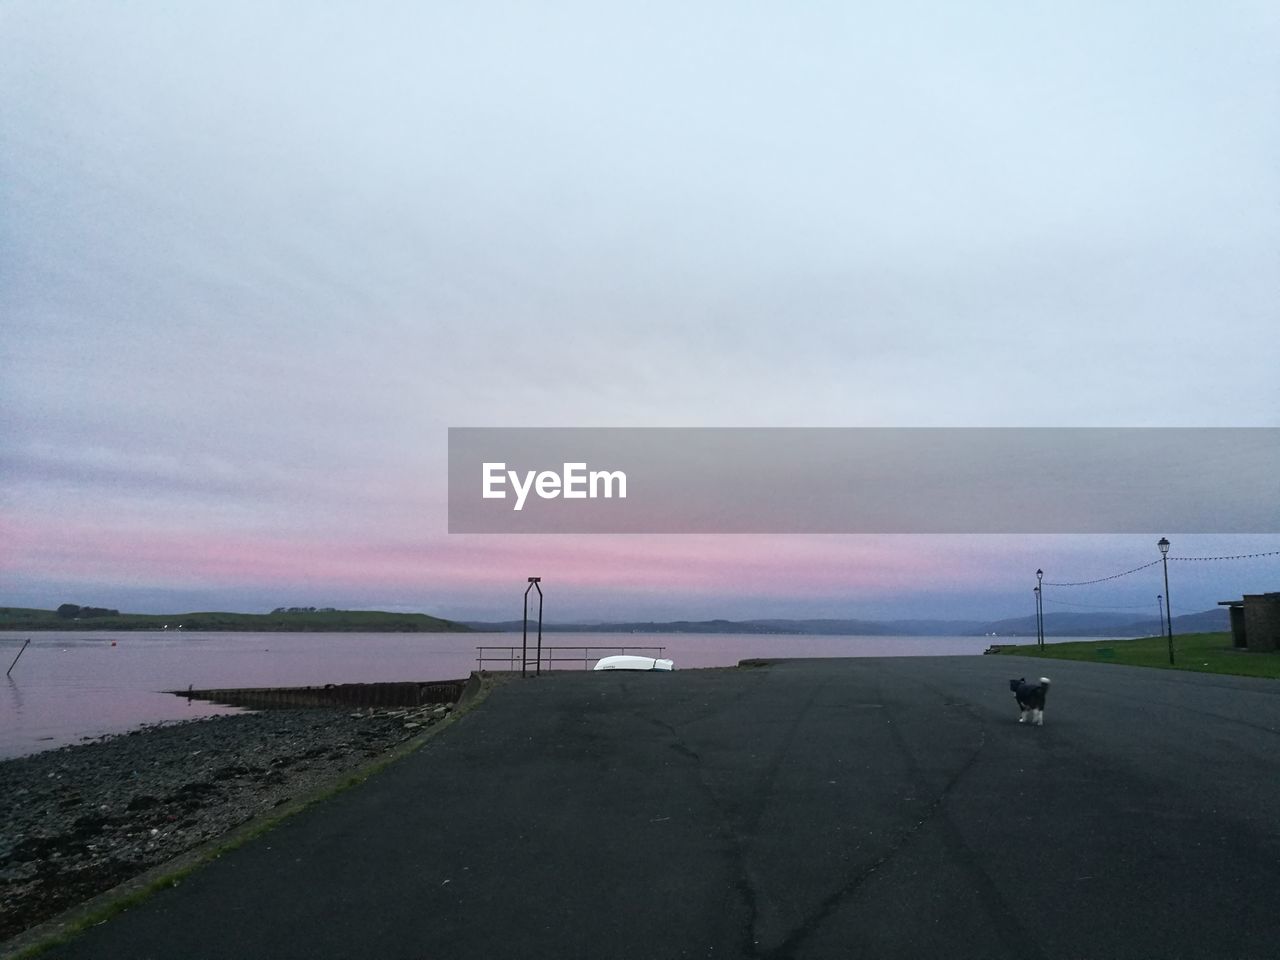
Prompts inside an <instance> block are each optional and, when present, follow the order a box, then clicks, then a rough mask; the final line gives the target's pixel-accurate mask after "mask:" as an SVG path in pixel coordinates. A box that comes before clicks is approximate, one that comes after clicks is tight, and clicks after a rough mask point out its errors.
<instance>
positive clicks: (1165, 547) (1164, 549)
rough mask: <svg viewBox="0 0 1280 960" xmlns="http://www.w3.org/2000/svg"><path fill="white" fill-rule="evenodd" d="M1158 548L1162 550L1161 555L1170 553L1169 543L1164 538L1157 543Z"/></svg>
mask: <svg viewBox="0 0 1280 960" xmlns="http://www.w3.org/2000/svg"><path fill="white" fill-rule="evenodd" d="M1156 546H1157V547H1159V548H1160V553H1161V554H1167V553H1168V552H1169V541H1168V540H1167V539H1166V538H1164V537H1161V538H1160V540H1159V542H1157V543H1156Z"/></svg>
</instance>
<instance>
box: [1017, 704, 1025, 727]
mask: <svg viewBox="0 0 1280 960" xmlns="http://www.w3.org/2000/svg"><path fill="white" fill-rule="evenodd" d="M1018 722H1019V723H1026V722H1027V708H1026V707H1024V706H1021V705H1019V706H1018Z"/></svg>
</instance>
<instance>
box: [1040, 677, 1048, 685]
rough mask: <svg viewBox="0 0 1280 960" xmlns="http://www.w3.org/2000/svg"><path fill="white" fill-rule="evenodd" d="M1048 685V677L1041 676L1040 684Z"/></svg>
mask: <svg viewBox="0 0 1280 960" xmlns="http://www.w3.org/2000/svg"><path fill="white" fill-rule="evenodd" d="M1048 685H1049V678H1048V677H1041V678H1040V686H1042V687H1047V686H1048Z"/></svg>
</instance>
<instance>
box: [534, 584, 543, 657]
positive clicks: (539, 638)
mask: <svg viewBox="0 0 1280 960" xmlns="http://www.w3.org/2000/svg"><path fill="white" fill-rule="evenodd" d="M533 585H534V586H535V587H538V674H539V676H541V674H542V587H540V586H538V581H537V580H535V581H533Z"/></svg>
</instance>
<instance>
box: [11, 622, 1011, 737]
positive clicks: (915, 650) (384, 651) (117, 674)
mask: <svg viewBox="0 0 1280 960" xmlns="http://www.w3.org/2000/svg"><path fill="white" fill-rule="evenodd" d="M27 636H30V637H31V645H30V646H29V647H28V648H27V650H26V652H25V653H23V655H22V658H21V659H20V660H19V661H18V663H17V665H16V666H15V667H14V668H13V673H12V675H11V676H9V677H8V678H7V679H6V680H5V681H3V682H0V757H15V756H21V755H24V754H28V753H35V752H37V751H40V750H47V749H51V748H54V747H59V746H64V745H66V744H70V743H78V742H81V741H82V740H87V739H92V738H94V737H99V736H102V735H104V734H111V733H122V732H125V731H127V730H132V729H135V728H137V727H139V726H142V725H143V724H150V723H161V722H166V721H175V720H188V719H193V718H197V717H207V716H213V715H215V714H221V713H237V712H239V711H237V710H236V709H234V708H231V707H222V706H218V705H216V704H209V703H202V702H199V701H192V702H188V701H187V700H186V699H185V698H184V697H177V696H173V695H172V694H170V693H167V692H165V691H170V690H185V689H187V687H188V686H189V685H194V686H195V687H196V689H200V688H214V687H283V686H305V685H310V684H324V683H370V682H375V681H383V680H454V679H461V678H465V677H467V676H468V675H469V674H470V672H471V671H472V670H474V669H475V668H476V656H477V647H480V646H487V647H505V646H511V645H513V644H514V645H518V644H519V643H520V634H518V633H516V634H512V633H494V634H481V633H426V634H423V633H417V634H415V633H183V634H181V635H175V634H173V633H163V634H158V633H150V632H148V633H97V632H95V633H91V634H86V633H81V632H67V633H62V632H48V633H44V632H37V633H32V634H16V633H0V662H3V665H4V666H5V667H6V668H8V666H9V664H10V662H11V661H12V660H13V658H14V656H15V655H16V654H17V652H18V650H19V649H20V648H21V646H22V642H23V640H24V639H26V637H27ZM992 642H993V641H992V639H991V638H988V637H811V636H760V635H757V634H669V633H664V634H618V633H574V634H564V633H557V634H546V635H544V636H543V646H544V648H547V647H570V646H572V647H582V646H593V647H597V646H598V647H610V648H617V647H619V646H622V645H624V644H625V645H626V646H628V647H633V648H634V647H642V646H655V647H657V646H661V647H665V648H666V652H665V653H664V654H663V655H664V656H667V657H671V658H672V659H674V660H675V664H676V669H681V668H690V667H717V666H732V665H733V664H736V663H737V662H738V661H739V660H742V659H745V658H747V657H766V656H791V657H882V656H937V655H953V654H977V653H981V652H982V651H983V650H985V649H986V648H987V646H988V645H989V644H990V643H992ZM996 642H999V643H1014V642H1019V641H1018V640H1014V639H1012V638H1005V637H1002V638H999V640H998V641H996ZM1028 642H1029V641H1028ZM610 652H613V651H611V650H602V651H597V652H595V654H594V657H600V656H607V655H608V653H610ZM517 653H518V652H517ZM487 655H488V656H494V657H496V658H500V657H501V656H503V655H502V654H500V653H499V652H497V651H490V652H489V654H487ZM554 655H555V656H556V657H558V658H559V657H565V658H568V657H571V656H573V654H571V653H569V652H567V651H564V652H558V653H556V654H554ZM593 660H594V658H592V659H591V660H589V661H588V662H593ZM508 665H509V664H508V662H505V661H503V660H501V659H494V660H486V663H485V666H486V667H487V668H488V669H494V670H499V669H506V668H507V667H508ZM518 666H519V664H518V662H517V663H516V667H517V668H518ZM582 666H583V660H582V659H576V660H567V659H566V660H565V661H564V662H560V663H557V664H556V667H557V668H558V669H560V668H563V669H581V668H582Z"/></svg>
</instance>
